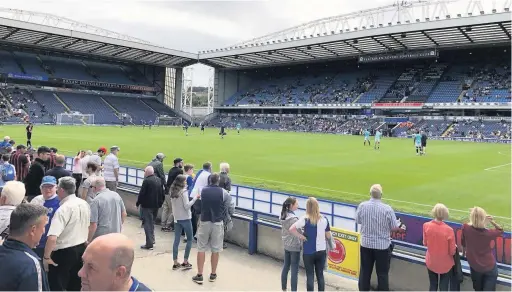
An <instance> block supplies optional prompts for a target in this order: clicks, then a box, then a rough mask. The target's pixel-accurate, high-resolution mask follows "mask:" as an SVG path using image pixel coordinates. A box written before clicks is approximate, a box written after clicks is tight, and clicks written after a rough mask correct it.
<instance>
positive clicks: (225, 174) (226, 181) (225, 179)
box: [219, 162, 231, 192]
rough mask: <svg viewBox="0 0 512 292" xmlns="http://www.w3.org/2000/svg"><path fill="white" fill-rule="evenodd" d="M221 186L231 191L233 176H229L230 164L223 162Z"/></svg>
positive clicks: (221, 165) (221, 166)
mask: <svg viewBox="0 0 512 292" xmlns="http://www.w3.org/2000/svg"><path fill="white" fill-rule="evenodd" d="M219 186H220V187H221V188H223V189H225V190H226V191H228V192H231V178H230V177H229V164H228V163H226V162H223V163H221V164H220V182H219Z"/></svg>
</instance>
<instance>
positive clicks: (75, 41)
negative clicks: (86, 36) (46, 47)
mask: <svg viewBox="0 0 512 292" xmlns="http://www.w3.org/2000/svg"><path fill="white" fill-rule="evenodd" d="M79 41H81V39H76V40H74V41H72V42H71V43H69V44H67V45H65V46H63V47H62V48H63V49H66V48H69V47H71V46H72V45H74V44H76V43H78V42H79Z"/></svg>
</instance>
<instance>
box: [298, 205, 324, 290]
mask: <svg viewBox="0 0 512 292" xmlns="http://www.w3.org/2000/svg"><path fill="white" fill-rule="evenodd" d="M301 228H304V234H301V233H299V232H298V229H301ZM289 230H290V232H291V233H292V234H293V235H295V236H297V237H298V238H299V239H300V240H302V241H303V242H304V243H303V249H304V251H303V261H304V267H305V268H306V282H307V284H306V286H307V287H306V288H307V290H308V291H314V290H315V288H314V284H315V275H316V280H317V282H318V291H325V280H324V269H325V261H326V259H327V251H326V250H327V240H331V227H330V226H329V221H327V218H325V217H324V216H322V215H321V214H320V207H319V206H318V201H317V200H316V199H315V198H313V197H311V198H309V199H308V200H307V202H306V215H305V216H303V217H302V218H300V219H299V220H298V221H296V222H295V223H293V225H292V226H291V227H290V229H289Z"/></svg>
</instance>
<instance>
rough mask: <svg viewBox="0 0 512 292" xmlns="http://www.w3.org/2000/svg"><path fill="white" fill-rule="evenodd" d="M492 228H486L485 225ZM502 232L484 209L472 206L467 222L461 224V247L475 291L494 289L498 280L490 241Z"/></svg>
mask: <svg viewBox="0 0 512 292" xmlns="http://www.w3.org/2000/svg"><path fill="white" fill-rule="evenodd" d="M489 224H491V225H493V226H494V229H487V228H486V226H487V225H489ZM502 234H503V228H501V226H499V225H498V224H496V222H494V220H493V219H492V217H491V216H488V215H487V213H486V212H485V210H484V209H482V208H480V207H474V208H473V209H471V213H470V215H469V224H464V225H463V226H462V247H463V248H464V253H465V255H466V257H467V259H468V263H469V267H470V270H471V280H472V281H473V289H475V291H494V290H496V281H497V280H498V269H497V267H496V259H495V258H494V255H493V252H492V245H491V243H492V242H493V241H494V240H495V239H496V237H498V236H500V235H502Z"/></svg>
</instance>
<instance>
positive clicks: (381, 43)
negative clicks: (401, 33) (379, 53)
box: [372, 36, 391, 51]
mask: <svg viewBox="0 0 512 292" xmlns="http://www.w3.org/2000/svg"><path fill="white" fill-rule="evenodd" d="M372 40H374V41H375V42H376V43H378V44H379V45H381V46H383V47H384V48H386V50H388V51H391V48H390V47H388V46H386V45H385V44H384V43H383V42H381V41H380V40H378V39H376V38H375V37H374V36H372Z"/></svg>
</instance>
